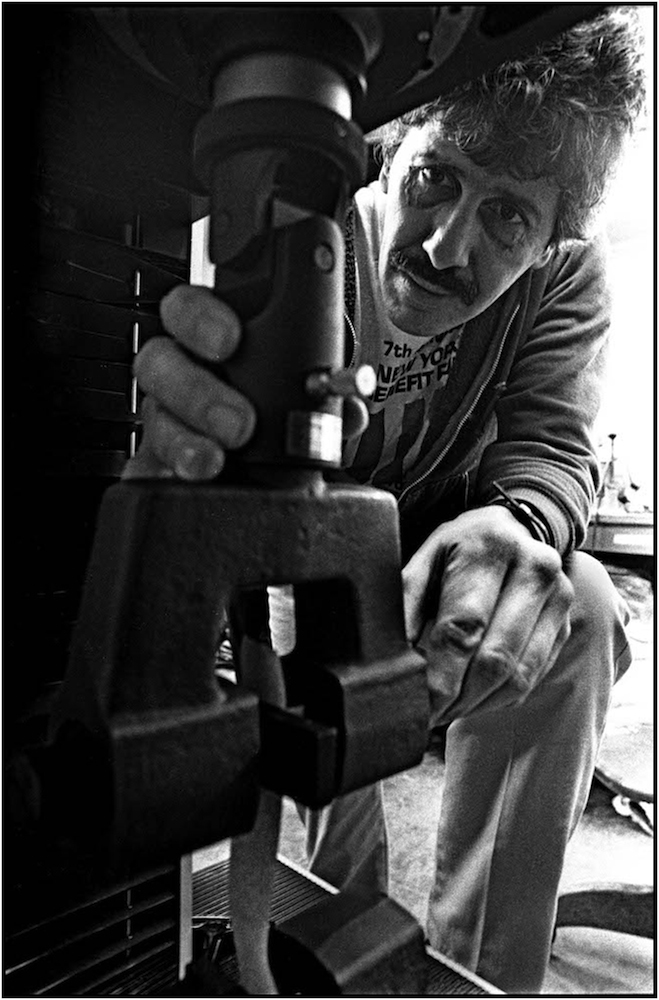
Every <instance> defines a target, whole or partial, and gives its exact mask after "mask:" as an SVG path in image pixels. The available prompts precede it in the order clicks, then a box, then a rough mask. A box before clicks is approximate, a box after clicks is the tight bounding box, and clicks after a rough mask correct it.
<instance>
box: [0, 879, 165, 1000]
mask: <svg viewBox="0 0 659 1000" xmlns="http://www.w3.org/2000/svg"><path fill="white" fill-rule="evenodd" d="M179 908H180V879H179V869H178V867H172V868H169V869H164V870H161V871H159V872H156V873H152V874H150V875H144V876H142V877H140V878H136V879H134V880H133V881H131V882H128V883H123V884H120V885H116V886H110V887H109V888H105V889H104V890H102V891H101V892H98V893H97V894H95V895H92V896H90V898H88V899H87V900H86V901H83V902H78V903H77V904H76V905H75V906H73V907H71V908H69V909H68V910H65V911H62V912H59V913H58V912H54V913H50V915H49V916H48V917H47V918H45V919H42V920H36V921H35V922H34V923H32V924H30V925H29V926H26V927H24V928H22V929H20V930H17V931H15V932H14V933H12V934H10V935H8V937H7V938H6V941H5V970H6V971H5V991H4V995H5V996H94V995H97V996H104V995H112V993H111V992H110V991H114V992H115V993H116V991H122V990H126V992H127V993H129V994H130V995H134V996H135V995H154V994H152V993H151V990H152V988H153V986H154V977H155V979H156V980H157V981H158V983H160V984H162V983H163V982H164V981H167V983H168V984H169V987H170V988H172V987H173V986H174V985H175V983H176V980H177V974H178V935H179ZM106 991H107V992H106Z"/></svg>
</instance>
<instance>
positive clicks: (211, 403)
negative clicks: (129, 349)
mask: <svg viewBox="0 0 659 1000" xmlns="http://www.w3.org/2000/svg"><path fill="white" fill-rule="evenodd" d="M134 370H135V375H136V378H137V381H138V383H139V386H140V388H141V389H142V391H143V392H145V393H146V394H147V395H148V396H151V397H153V399H154V400H155V401H156V402H157V403H158V404H159V406H160V407H161V408H162V409H164V410H166V411H167V412H168V413H170V414H171V415H172V416H174V417H176V418H178V419H179V420H180V421H182V422H183V423H185V424H187V426H188V427H189V428H190V429H191V430H194V431H196V432H197V433H199V434H202V435H205V436H208V437H211V438H213V439H214V440H215V441H216V442H218V443H219V444H221V445H223V446H225V447H227V448H239V447H241V446H242V445H243V444H245V443H246V442H247V441H248V440H249V438H250V437H251V436H252V434H253V432H254V427H255V425H256V414H255V411H254V407H253V406H252V405H251V403H250V402H249V400H247V399H245V397H244V396H243V395H241V393H239V392H238V391H237V390H236V389H234V388H233V387H232V386H230V385H226V384H225V383H224V382H222V381H220V379H218V378H217V377H216V376H215V375H214V374H213V373H212V372H210V371H208V370H207V369H206V368H204V367H202V366H201V365H199V364H197V363H195V361H193V360H192V359H191V358H189V357H188V356H187V355H186V354H185V352H184V351H182V350H181V349H180V347H179V346H178V345H177V344H176V343H175V342H174V341H173V340H170V339H169V338H168V337H154V338H152V339H151V340H148V341H147V342H146V344H145V345H144V347H143V348H142V350H141V351H140V353H139V354H138V355H137V357H136V359H135V364H134Z"/></svg>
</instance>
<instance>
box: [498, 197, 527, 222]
mask: <svg viewBox="0 0 659 1000" xmlns="http://www.w3.org/2000/svg"><path fill="white" fill-rule="evenodd" d="M493 209H494V211H495V212H496V213H497V214H498V215H499V217H500V218H501V220H502V222H512V223H515V224H518V223H523V222H524V221H525V220H524V216H523V215H522V213H521V212H520V211H518V209H517V208H515V206H514V205H511V204H510V203H509V202H506V201H501V202H498V203H496V204H495V205H494V206H493Z"/></svg>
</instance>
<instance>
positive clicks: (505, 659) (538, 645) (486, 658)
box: [460, 542, 570, 712]
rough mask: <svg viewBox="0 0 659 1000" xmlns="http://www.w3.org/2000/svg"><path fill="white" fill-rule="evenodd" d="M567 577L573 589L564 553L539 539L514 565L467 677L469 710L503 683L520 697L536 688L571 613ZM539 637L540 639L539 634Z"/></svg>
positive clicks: (464, 696) (463, 700)
mask: <svg viewBox="0 0 659 1000" xmlns="http://www.w3.org/2000/svg"><path fill="white" fill-rule="evenodd" d="M563 580H564V581H565V587H567V588H568V589H569V588H570V584H569V583H568V581H567V578H564V576H563V573H562V569H561V559H560V556H559V555H558V553H557V552H556V551H555V550H554V549H551V548H550V547H549V546H547V545H543V544H541V543H539V542H538V543H533V544H532V545H531V547H530V548H527V549H526V550H525V554H524V555H521V554H520V555H518V557H517V561H516V562H513V563H512V566H511V568H510V570H509V572H508V575H507V576H506V579H505V582H504V584H503V587H502V589H501V591H500V593H499V595H498V600H497V603H496V607H495V608H493V611H492V615H491V618H490V621H489V624H488V626H487V628H486V630H485V631H484V634H483V636H482V637H481V642H480V643H479V646H478V649H477V650H476V651H475V652H474V656H473V658H472V661H471V663H470V665H469V669H468V671H467V674H466V677H465V684H464V687H463V691H462V695H461V698H460V703H461V706H462V707H463V708H464V710H465V711H468V712H471V711H473V710H474V709H475V708H476V707H477V706H478V705H479V704H480V703H481V702H482V701H484V700H485V699H486V698H488V697H490V696H491V695H492V694H493V693H494V692H495V691H496V690H498V689H499V688H500V687H502V686H503V685H506V686H509V687H510V688H511V692H512V694H513V696H516V697H517V698H521V697H523V696H524V695H525V694H526V693H527V692H528V691H529V690H530V689H531V688H532V687H533V686H534V684H535V683H536V681H537V679H538V678H539V677H540V676H541V675H542V672H543V670H544V665H545V661H546V658H547V656H548V655H549V652H550V650H551V649H552V646H553V643H554V639H555V637H556V634H557V632H558V630H559V628H560V627H561V625H562V623H563V621H564V620H565V617H566V614H567V608H568V606H569V604H566V603H565V602H564V600H563V595H564V594H565V596H566V597H567V591H565V590H564V586H563V582H562V581H563ZM538 635H541V639H540V640H538V639H537V638H534V637H535V636H538ZM530 643H532V645H531V650H530V652H531V653H532V656H531V657H530V658H529V656H528V654H527V649H528V647H529V644H530Z"/></svg>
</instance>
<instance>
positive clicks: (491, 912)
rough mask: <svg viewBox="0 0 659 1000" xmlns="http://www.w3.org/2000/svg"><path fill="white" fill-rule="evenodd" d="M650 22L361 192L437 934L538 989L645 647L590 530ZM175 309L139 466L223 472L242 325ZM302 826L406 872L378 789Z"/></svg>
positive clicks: (384, 469)
mask: <svg viewBox="0 0 659 1000" xmlns="http://www.w3.org/2000/svg"><path fill="white" fill-rule="evenodd" d="M632 21H633V19H630V16H629V13H628V12H624V11H623V12H621V11H608V12H607V13H606V14H603V15H601V16H599V17H598V18H597V19H595V20H593V21H591V22H589V23H587V24H584V25H580V26H577V27H576V28H574V29H572V30H571V31H569V32H566V33H565V34H564V35H563V36H561V37H560V38H558V39H556V40H553V41H551V42H549V43H547V44H546V45H544V46H541V47H540V48H539V49H538V50H537V52H535V53H533V54H532V55H531V56H530V57H529V58H528V59H525V60H520V61H517V62H514V63H509V64H506V65H504V66H502V67H500V68H499V69H498V70H496V71H495V72H493V73H491V74H489V75H488V76H487V77H484V78H482V79H480V80H476V81H473V82H472V83H470V84H468V85H465V86H464V87H461V88H459V89H457V90H456V91H454V92H453V93H451V94H449V95H446V96H443V97H441V98H439V99H438V100H437V101H436V102H433V104H431V105H429V106H426V107H424V108H422V109H419V110H418V111H416V112H413V113H411V114H410V115H407V116H404V118H403V119H401V120H399V121H397V122H394V123H392V124H391V126H388V127H387V128H385V129H384V130H383V134H382V136H381V141H382V156H383V166H382V172H381V175H380V179H379V181H378V182H376V183H375V184H373V185H370V186H369V187H368V188H367V189H364V190H363V191H360V192H359V193H358V195H357V197H356V199H355V213H354V233H353V237H352V238H353V240H354V251H355V259H356V268H357V288H358V294H357V301H356V304H355V309H354V315H353V316H349V317H348V322H349V324H350V327H351V330H352V332H353V334H354V351H353V357H352V362H353V363H356V362H359V363H370V364H372V365H373V367H374V368H375V369H376V371H377V372H378V386H377V389H376V390H375V393H374V396H373V400H372V403H371V406H370V410H371V417H370V424H369V426H368V428H367V429H366V430H363V429H362V432H361V433H359V434H357V435H356V436H354V437H352V438H351V439H349V440H348V441H347V442H346V445H345V454H344V464H345V468H346V471H347V472H348V474H349V475H351V476H352V477H353V478H354V479H356V480H358V481H360V482H368V483H373V484H374V485H377V486H379V487H382V488H387V489H390V490H391V491H392V492H393V493H394V494H395V495H396V496H397V498H398V501H399V509H400V516H401V530H402V537H403V547H404V552H405V555H406V559H407V563H406V566H405V569H404V572H403V586H404V595H405V610H406V624H407V629H408V636H409V638H410V639H411V640H412V641H413V642H415V643H417V644H418V646H419V648H420V649H422V650H423V651H424V653H425V655H426V657H427V660H428V677H429V684H430V692H431V703H432V709H433V718H434V720H435V721H437V722H441V723H450V726H449V729H448V737H447V750H446V784H445V790H444V794H443V803H442V815H441V819H440V824H439V831H438V842H437V844H438V846H437V875H436V880H435V884H434V886H433V887H432V891H431V897H430V907H429V920H428V935H429V939H430V942H431V944H433V945H434V946H435V947H436V948H438V949H439V950H440V951H442V952H444V953H447V954H449V955H451V956H453V957H454V958H455V959H456V960H457V961H459V962H461V963H462V964H463V965H465V966H467V967H469V968H472V969H474V970H476V971H477V972H478V973H479V974H481V975H482V976H484V977H485V978H486V979H488V980H490V981H491V982H493V983H494V984H495V985H497V986H499V987H500V988H502V989H504V990H507V991H510V992H517V993H537V992H539V991H540V989H541V986H542V980H543V976H544V971H545V967H546V962H547V958H548V954H549V947H550V943H551V935H552V930H553V922H554V915H555V905H556V896H557V890H558V883H559V879H560V874H561V868H562V864H563V857H564V853H565V849H566V846H567V842H568V839H569V836H570V834H571V832H572V831H573V830H574V828H575V826H576V824H577V822H578V820H579V817H580V815H581V813H582V811H583V808H584V806H585V803H586V799H587V795H588V790H589V786H590V781H591V778H592V773H593V768H594V764H595V759H596V754H597V748H598V743H599V739H600V736H601V733H602V729H603V725H604V720H605V715H606V710H607V706H608V700H609V695H610V689H611V685H612V683H613V681H614V679H615V678H616V675H617V674H619V673H620V672H621V671H622V670H624V669H625V667H626V665H628V663H629V650H628V647H627V643H626V639H625V636H624V629H623V626H624V612H623V611H622V609H621V608H620V606H619V603H618V601H617V598H616V595H615V591H614V590H613V588H612V586H611V584H610V581H609V580H608V577H607V576H606V574H605V572H604V571H603V569H602V568H601V567H599V566H598V564H597V563H595V562H594V561H593V560H591V559H589V558H588V557H586V556H584V555H583V554H581V553H575V551H574V550H575V549H576V548H577V547H578V546H579V544H580V543H581V542H582V541H583V538H584V534H585V527H586V523H587V519H588V515H589V510H590V506H591V504H592V501H593V498H594V495H595V489H596V484H597V462H596V458H595V454H594V451H593V447H592V442H591V430H592V425H593V421H594V418H595V416H596V413H597V407H598V400H599V385H600V382H601V378H602V372H603V364H604V355H605V342H606V331H607V327H608V322H609V317H608V300H607V293H606V280H605V275H604V260H603V254H602V249H601V246H600V244H599V243H598V241H596V240H588V239H587V227H588V223H589V222H590V220H591V215H592V211H593V209H594V208H595V207H596V206H597V205H598V204H599V203H600V202H601V200H602V197H603V194H604V191H605V187H606V182H607V180H608V178H609V176H610V174H611V172H612V169H613V167H614V164H615V162H616V159H617V156H618V154H619V152H620V150H621V148H622V145H623V141H624V138H625V136H626V134H627V133H628V132H629V131H630V130H631V128H632V124H633V122H634V119H635V117H636V115H637V114H638V112H639V110H640V107H641V104H642V91H643V84H642V75H641V71H640V68H639V63H638V45H637V42H636V39H635V37H634V31H633V23H632ZM162 316H163V322H164V324H165V326H166V327H167V329H168V330H169V331H170V332H171V333H172V335H173V337H174V338H176V340H178V342H179V343H180V344H182V345H184V346H185V348H187V353H184V352H182V351H181V350H180V348H179V346H178V345H177V343H176V340H175V339H171V340H167V339H160V340H155V341H151V342H150V343H148V344H147V345H146V346H145V348H144V349H143V351H142V352H141V354H140V356H139V357H138V359H137V363H136V372H137V376H138V380H139V382H140V385H141V387H142V389H143V390H144V391H145V392H146V393H147V398H146V400H145V435H144V440H143V444H142V446H141V449H140V452H139V453H138V455H137V456H136V458H135V459H134V460H133V462H132V463H131V465H130V467H129V469H128V473H127V474H128V475H132V476H145V475H170V476H171V475H177V476H180V477H182V478H185V479H190V480H195V479H209V478H213V477H214V476H216V475H217V474H218V473H219V472H220V471H221V468H222V465H223V462H224V454H225V450H227V449H232V448H237V447H240V446H241V445H243V444H244V443H245V442H246V441H247V440H248V439H249V437H250V434H251V433H252V431H253V428H254V425H255V419H256V417H255V414H254V412H253V410H252V408H251V406H250V405H249V403H248V401H246V400H245V399H244V398H242V397H241V396H240V395H239V394H238V393H237V392H236V390H234V389H233V388H231V387H230V386H228V385H224V384H222V383H221V382H220V381H218V380H217V379H216V378H215V377H214V376H212V375H211V374H210V373H209V372H208V371H207V370H205V369H204V368H202V367H200V366H199V365H197V364H196V363H195V361H194V360H193V359H192V358H191V357H190V352H191V353H192V354H193V355H197V356H198V357H199V358H201V359H207V360H212V361H218V360H222V359H224V358H227V357H229V356H230V355H231V353H232V351H233V350H234V349H235V347H236V345H237V343H238V340H239V337H240V329H239V324H238V322H237V320H236V318H235V316H234V315H233V314H232V313H231V311H230V310H229V309H228V308H227V307H226V306H225V305H224V304H223V303H221V302H218V301H216V300H215V299H214V298H213V296H212V295H211V293H210V292H208V291H207V290H202V289H190V288H179V289H176V290H175V291H174V292H173V293H171V294H170V295H169V296H168V297H167V299H166V300H165V301H164V302H163V306H162ZM284 604H285V595H284V598H283V599H282V597H281V595H280V597H279V599H278V600H277V599H275V607H274V608H273V613H274V614H277V615H281V610H282V605H284ZM278 642H279V640H278V638H277V635H275V644H276V646H277V643H278ZM309 841H310V842H309V847H310V856H311V861H312V867H313V869H314V870H315V871H316V872H317V873H318V874H320V875H323V876H324V877H325V878H327V879H328V880H329V881H332V882H334V883H335V884H337V885H339V886H343V885H347V884H348V883H350V882H351V881H353V880H355V881H359V880H361V881H365V882H368V883H369V884H371V885H381V886H382V885H384V884H386V834H385V829H384V820H383V816H382V810H381V805H380V799H379V792H378V790H377V789H366V790H364V791H363V792H358V793H354V794H353V795H352V796H347V797H346V798H345V799H344V800H339V801H337V802H336V803H335V804H334V805H333V806H332V807H330V808H329V809H328V810H325V811H323V812H322V813H321V814H319V815H314V816H312V817H310V818H309Z"/></svg>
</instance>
